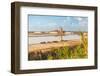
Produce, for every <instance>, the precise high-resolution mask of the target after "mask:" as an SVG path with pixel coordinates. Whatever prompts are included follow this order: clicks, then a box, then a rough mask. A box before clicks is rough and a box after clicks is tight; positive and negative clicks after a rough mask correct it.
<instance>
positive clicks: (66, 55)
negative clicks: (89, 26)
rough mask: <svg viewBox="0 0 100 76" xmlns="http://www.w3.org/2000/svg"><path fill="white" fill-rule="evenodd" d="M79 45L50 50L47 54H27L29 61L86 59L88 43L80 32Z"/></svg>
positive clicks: (39, 52)
mask: <svg viewBox="0 0 100 76" xmlns="http://www.w3.org/2000/svg"><path fill="white" fill-rule="evenodd" d="M80 36H81V38H80V44H79V45H76V46H69V47H68V46H64V47H60V48H51V49H50V51H47V52H41V51H38V52H35V53H34V52H32V53H29V55H28V56H29V57H28V58H29V60H55V59H83V58H87V57H88V51H87V47H88V41H87V38H85V37H84V35H83V33H81V32H80Z"/></svg>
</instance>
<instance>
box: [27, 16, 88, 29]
mask: <svg viewBox="0 0 100 76" xmlns="http://www.w3.org/2000/svg"><path fill="white" fill-rule="evenodd" d="M28 26H29V31H52V30H57V29H59V28H60V27H62V28H63V30H64V31H87V30H88V17H80V16H50V15H48V16H47V15H28Z"/></svg>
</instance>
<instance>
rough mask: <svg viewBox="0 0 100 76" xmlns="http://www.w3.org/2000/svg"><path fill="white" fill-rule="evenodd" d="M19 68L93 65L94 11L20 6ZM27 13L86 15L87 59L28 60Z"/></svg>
mask: <svg viewBox="0 0 100 76" xmlns="http://www.w3.org/2000/svg"><path fill="white" fill-rule="evenodd" d="M20 14H21V15H20V22H21V23H20V47H21V48H20V69H21V70H25V69H26V70H27V69H43V68H59V67H75V66H77V67H78V66H88V65H89V66H90V65H94V11H86V10H85V11H84V10H73V9H72V10H71V9H55V8H52V9H51V8H39V7H21V8H20ZM28 14H40V15H60V16H85V17H86V16H87V17H88V59H66V60H45V61H28V50H27V49H28V46H27V44H28V43H27V38H28V34H27V31H28V28H27V27H28V25H27V24H28V23H27V22H28V21H27V19H28V18H27V17H28V16H27V15H28Z"/></svg>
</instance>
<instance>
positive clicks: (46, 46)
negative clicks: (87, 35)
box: [28, 39, 80, 53]
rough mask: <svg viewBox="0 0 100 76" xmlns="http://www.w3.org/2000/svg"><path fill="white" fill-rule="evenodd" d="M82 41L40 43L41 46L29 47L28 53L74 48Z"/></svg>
mask: <svg viewBox="0 0 100 76" xmlns="http://www.w3.org/2000/svg"><path fill="white" fill-rule="evenodd" d="M79 44H80V40H79V39H76V40H75V39H74V40H68V41H59V42H51V43H43V44H41V43H39V44H31V45H29V46H28V52H29V53H31V52H38V51H41V52H47V51H49V50H50V49H51V48H60V47H64V46H68V47H72V46H75V45H79Z"/></svg>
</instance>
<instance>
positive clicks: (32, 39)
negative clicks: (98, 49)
mask: <svg viewBox="0 0 100 76" xmlns="http://www.w3.org/2000/svg"><path fill="white" fill-rule="evenodd" d="M28 39H29V44H37V43H40V42H49V41H60V36H38V37H34V36H31V37H29V38H28ZM73 39H80V36H79V35H75V34H74V35H65V36H63V40H73Z"/></svg>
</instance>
